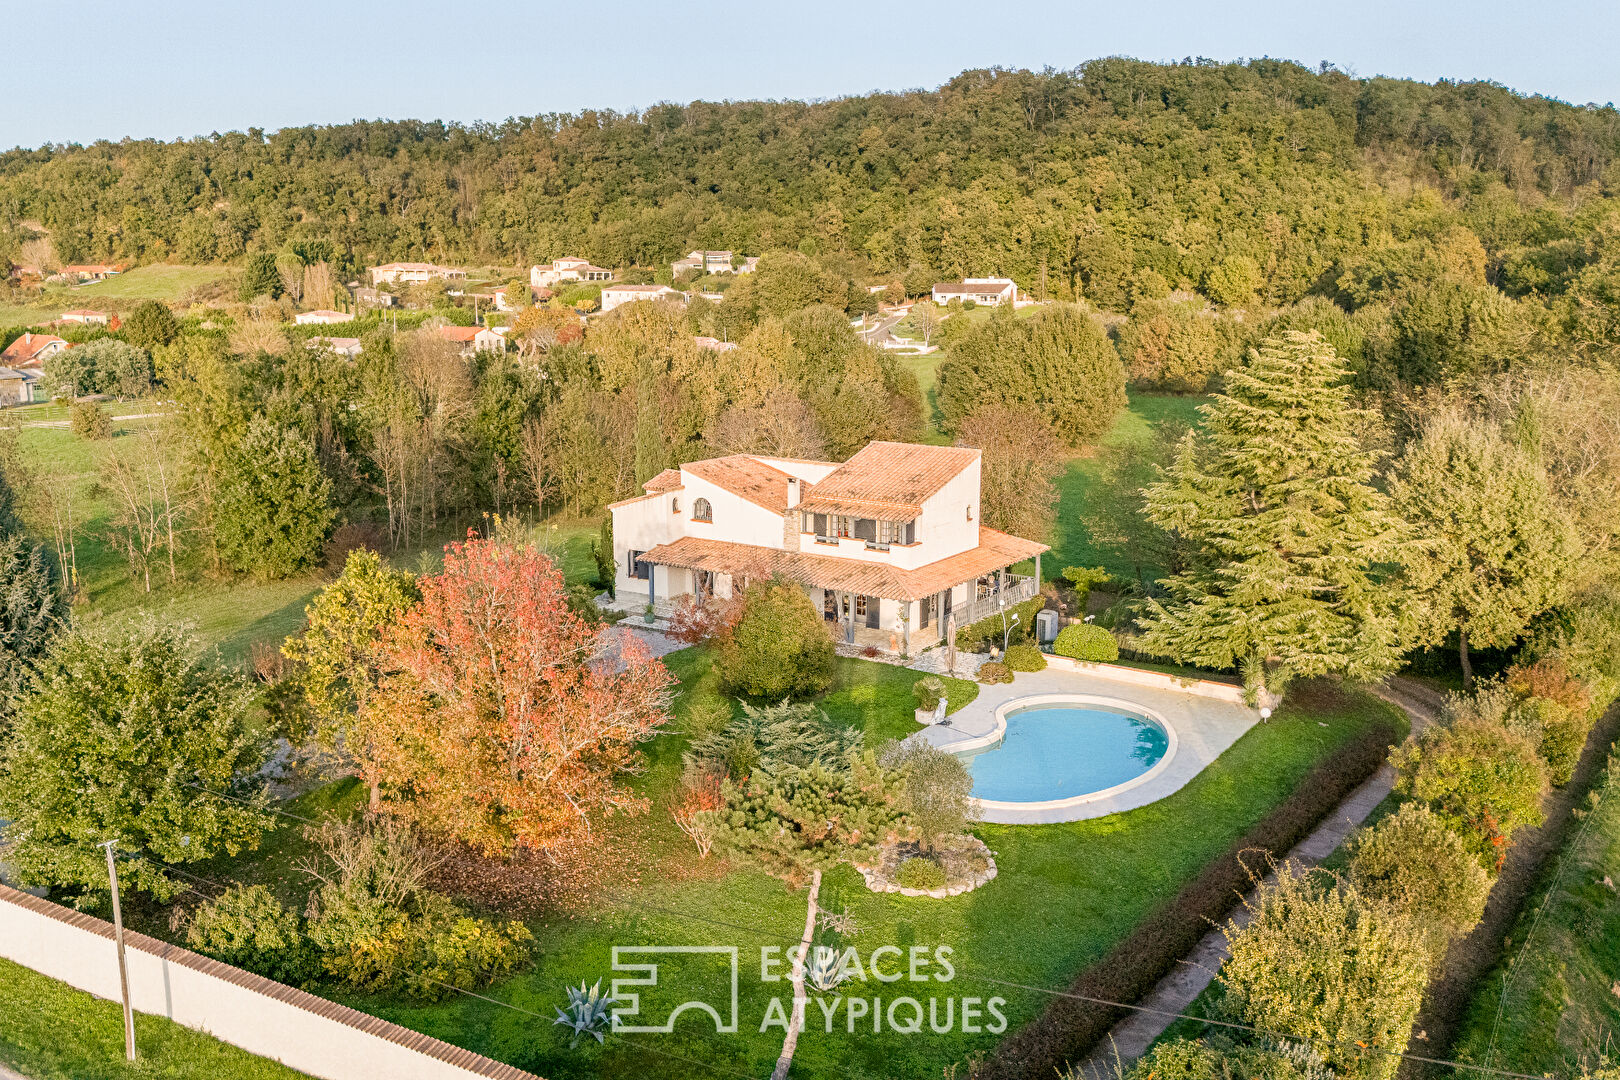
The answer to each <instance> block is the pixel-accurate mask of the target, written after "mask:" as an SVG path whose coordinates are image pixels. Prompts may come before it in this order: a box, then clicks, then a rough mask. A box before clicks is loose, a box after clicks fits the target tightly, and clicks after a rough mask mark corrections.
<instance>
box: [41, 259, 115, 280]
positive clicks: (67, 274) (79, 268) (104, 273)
mask: <svg viewBox="0 0 1620 1080" xmlns="http://www.w3.org/2000/svg"><path fill="white" fill-rule="evenodd" d="M123 270H124V268H123V267H122V266H118V265H114V264H112V263H75V264H74V265H72V266H64V267H62V269H61V271H60V273H58V274H57V276H58V277H61V278H67V279H71V280H73V281H81V282H82V281H105V280H106V279H107V278H109V277H112V276H113V275H114V274H120V273H123Z"/></svg>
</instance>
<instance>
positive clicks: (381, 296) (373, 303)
mask: <svg viewBox="0 0 1620 1080" xmlns="http://www.w3.org/2000/svg"><path fill="white" fill-rule="evenodd" d="M354 300H355V303H357V304H363V305H366V306H369V307H393V306H394V305H396V304H398V303H399V297H397V296H395V295H394V294H393V293H388V292H383V291H382V290H381V289H373V288H372V287H371V286H369V285H361V286H358V287H357V288H355V290H354Z"/></svg>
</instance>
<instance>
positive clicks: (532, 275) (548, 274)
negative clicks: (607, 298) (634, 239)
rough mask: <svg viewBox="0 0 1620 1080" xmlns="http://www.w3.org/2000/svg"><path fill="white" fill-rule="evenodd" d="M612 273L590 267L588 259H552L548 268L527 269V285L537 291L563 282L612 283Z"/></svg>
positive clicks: (607, 270) (604, 269)
mask: <svg viewBox="0 0 1620 1080" xmlns="http://www.w3.org/2000/svg"><path fill="white" fill-rule="evenodd" d="M612 280H613V271H611V270H609V269H607V268H605V267H601V266H592V265H591V261H590V260H589V259H580V258H575V257H573V256H569V257H568V258H564V259H553V260H552V261H551V265H550V266H531V267H529V284H530V285H533V286H534V287H535V288H537V289H549V288H551V287H552V286H553V285H556V284H558V283H560V282H564V281H612Z"/></svg>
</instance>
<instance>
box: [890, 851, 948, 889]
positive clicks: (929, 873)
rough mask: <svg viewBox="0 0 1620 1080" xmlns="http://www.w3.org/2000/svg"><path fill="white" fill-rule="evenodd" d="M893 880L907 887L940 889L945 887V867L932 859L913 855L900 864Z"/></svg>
mask: <svg viewBox="0 0 1620 1080" xmlns="http://www.w3.org/2000/svg"><path fill="white" fill-rule="evenodd" d="M894 880H895V882H896V883H897V884H899V885H901V886H903V887H905V888H907V889H941V888H944V887H945V868H944V867H943V866H941V865H939V863H937V862H935V861H934V860H933V859H929V858H926V857H924V856H922V855H913V856H912V857H911V858H909V859H907V860H906V861H905V862H903V863H901V864H900V871H899V873H897V874H895V876H894Z"/></svg>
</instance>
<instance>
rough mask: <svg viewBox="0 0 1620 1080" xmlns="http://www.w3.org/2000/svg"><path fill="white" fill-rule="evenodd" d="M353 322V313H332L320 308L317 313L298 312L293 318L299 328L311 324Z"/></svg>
mask: <svg viewBox="0 0 1620 1080" xmlns="http://www.w3.org/2000/svg"><path fill="white" fill-rule="evenodd" d="M353 321H354V314H353V312H348V311H332V310H330V309H327V308H322V309H320V310H319V311H303V312H299V313H298V314H297V315H295V316H293V322H295V323H297V324H298V325H299V326H309V325H311V324H325V323H340V322H353Z"/></svg>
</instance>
